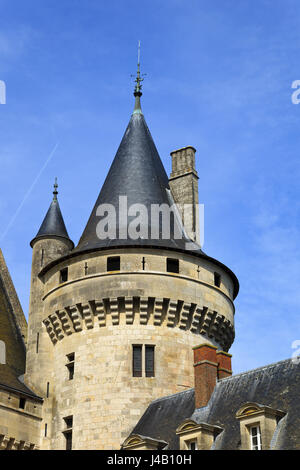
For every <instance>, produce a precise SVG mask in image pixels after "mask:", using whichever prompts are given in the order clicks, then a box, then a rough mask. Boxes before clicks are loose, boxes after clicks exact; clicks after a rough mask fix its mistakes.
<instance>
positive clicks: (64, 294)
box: [26, 72, 238, 449]
mask: <svg viewBox="0 0 300 470" xmlns="http://www.w3.org/2000/svg"><path fill="white" fill-rule="evenodd" d="M140 96H141V84H140V78H139V72H138V77H137V86H136V89H135V99H136V102H135V108H134V112H133V114H132V116H131V119H130V122H129V124H128V127H127V129H126V131H125V134H124V137H123V139H122V141H121V144H120V147H119V149H118V151H117V154H116V156H115V158H114V160H113V163H112V165H111V168H110V170H109V173H108V175H107V178H106V180H105V182H104V185H103V187H102V190H101V192H100V194H99V197H98V199H97V201H96V204H95V206H94V208H93V210H92V213H91V215H90V218H89V220H88V223H87V225H86V228H85V230H84V232H83V234H82V237H81V239H80V241H79V244H78V245H77V247H76V248H75V249H73V250H71V248H72V246H71V244H72V242H71V241H70V240H69V238H68V237H60V238H59V237H57V236H55V237H51V239H49V238H47V237H46V238H44V237H42V238H40V237H38V236H37V237H36V238H35V239H34V243H33V250H34V253H33V274H32V276H33V278H34V280H35V282H36V283H35V284H34V280H33V281H32V292H31V309H30V325H37V326H34V327H32V326H30V328H31V330H32V331H31V338H34V337H36V336H35V335H36V333H37V331H38V329H39V332H40V337H39V348H41V347H42V348H43V349H42V350H39V349H38V351H37V348H36V343H34V340H33V339H32V340H31V342H30V344H29V351H28V360H29V362H28V368H27V375H26V380H27V381H28V383H29V384H30V386H31V387H33V388H34V390H36V391H37V392H39V393H40V394H42V396H43V397H44V399H45V404H44V416H43V426H42V435H43V436H44V437H43V442H42V443H41V447H42V448H48V449H65V448H70V447H72V448H73V449H119V448H120V445H121V443H122V442H123V441H124V439H125V438H126V437H127V436H128V435H129V433H130V431H131V430H132V428H133V426H134V425H135V424H136V422H137V421H138V419H139V418H140V417H141V415H142V414H143V412H144V410H145V409H146V407H147V405H148V404H149V402H150V401H152V400H154V399H156V398H159V397H162V396H165V395H170V394H173V393H176V392H180V391H182V390H185V389H187V388H190V387H193V385H194V372H193V351H192V348H193V347H195V346H196V345H199V344H201V343H210V344H212V345H214V346H216V347H217V348H218V349H220V350H224V351H228V349H229V348H230V346H231V344H232V342H233V339H234V304H233V300H234V298H235V296H236V295H237V292H238V281H237V278H236V277H235V275H234V274H233V273H232V271H230V269H228V268H227V267H226V266H225V265H223V264H222V263H220V262H219V261H217V260H215V259H213V258H211V257H209V256H207V255H206V254H205V253H204V252H203V251H202V250H201V248H200V246H199V245H197V243H196V242H195V240H196V238H197V237H196V238H194V239H192V238H191V237H190V236H189V235H187V233H189V231H190V229H189V230H188V231H187V230H185V228H184V227H183V225H182V222H181V221H182V216H181V213H182V212H181V210H177V209H176V204H180V203H181V202H184V201H180V194H181V191H178V192H177V194H176V196H175V195H174V194H175V191H171V188H170V185H169V180H168V177H167V175H166V173H165V170H164V168H163V165H162V162H161V160H160V157H159V155H158V152H157V150H156V147H155V144H154V142H153V140H152V137H151V134H150V132H149V129H148V127H147V125H146V122H145V119H144V116H143V113H142V110H141V107H140ZM189 148H190V147H189ZM193 150H194V149H193ZM182 154H184V155H185V153H184V152H182ZM189 155H190V153H189ZM193 155H194V154H193ZM189 161H190V160H189ZM193 165H194V164H193ZM193 174H194V176H195V174H196V173H195V169H194V168H193ZM175 176H176V177H177V176H178V175H177V174H176V175H175ZM179 176H180V175H179ZM184 181H187V183H186V184H188V181H189V178H186V179H185V180H184ZM195 181H196V179H195V177H193V193H195V191H196V190H195V187H196V186H195ZM175 184H176V182H174V179H173V180H172V185H171V187H172V186H173V187H174V185H175ZM184 184H185V183H184V182H183V180H182V179H181V180H180V185H181V187H183V186H184ZM186 193H187V194H188V193H189V191H186ZM189 194H190V193H189ZM174 198H175V199H174ZM157 210H158V216H157ZM189 226H190V227H193V226H194V225H193V223H192V222H191V217H190V216H189ZM179 234H180V236H179ZM54 240H55V245H53V243H54ZM46 242H47V244H46V245H45V246H44V244H43V243H46ZM59 243H60V245H59ZM50 245H51V248H50ZM41 250H44V256H46V253H47V256H48V257H47V259H46V258H45V261H44V263H43V265H41V264H40V263H41ZM52 250H54V252H55V253H54V256H53V257H52V259H51V256H50V253H53V251H52ZM59 250H62V251H61V252H59ZM41 338H42V340H41ZM34 347H35V349H34ZM33 356H34V359H32V357H33Z"/></svg>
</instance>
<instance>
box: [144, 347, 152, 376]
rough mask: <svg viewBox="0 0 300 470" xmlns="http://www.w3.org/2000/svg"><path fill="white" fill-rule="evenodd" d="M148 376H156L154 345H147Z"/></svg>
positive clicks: (146, 363)
mask: <svg viewBox="0 0 300 470" xmlns="http://www.w3.org/2000/svg"><path fill="white" fill-rule="evenodd" d="M145 372H146V377H154V346H146V347H145Z"/></svg>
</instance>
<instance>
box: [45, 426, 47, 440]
mask: <svg viewBox="0 0 300 470" xmlns="http://www.w3.org/2000/svg"><path fill="white" fill-rule="evenodd" d="M45 437H47V423H45Z"/></svg>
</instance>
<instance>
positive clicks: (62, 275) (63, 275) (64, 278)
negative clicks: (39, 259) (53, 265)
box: [60, 268, 68, 283]
mask: <svg viewBox="0 0 300 470" xmlns="http://www.w3.org/2000/svg"><path fill="white" fill-rule="evenodd" d="M67 280H68V268H64V269H62V270H61V271H60V283H62V282H67Z"/></svg>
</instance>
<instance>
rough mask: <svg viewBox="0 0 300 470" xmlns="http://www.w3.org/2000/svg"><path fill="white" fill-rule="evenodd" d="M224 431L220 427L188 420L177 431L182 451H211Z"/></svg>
mask: <svg viewBox="0 0 300 470" xmlns="http://www.w3.org/2000/svg"><path fill="white" fill-rule="evenodd" d="M222 430H223V429H222V428H220V427H219V426H215V425H212V424H208V423H196V422H195V421H194V420H192V419H186V420H185V421H183V423H181V425H180V426H179V427H178V428H177V429H176V434H177V436H179V445H180V450H210V449H211V447H212V445H213V444H214V441H215V439H216V437H217V436H218V435H219V434H220V433H221V432H222Z"/></svg>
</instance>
